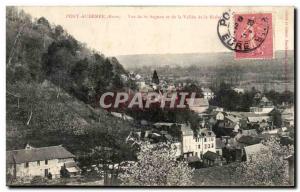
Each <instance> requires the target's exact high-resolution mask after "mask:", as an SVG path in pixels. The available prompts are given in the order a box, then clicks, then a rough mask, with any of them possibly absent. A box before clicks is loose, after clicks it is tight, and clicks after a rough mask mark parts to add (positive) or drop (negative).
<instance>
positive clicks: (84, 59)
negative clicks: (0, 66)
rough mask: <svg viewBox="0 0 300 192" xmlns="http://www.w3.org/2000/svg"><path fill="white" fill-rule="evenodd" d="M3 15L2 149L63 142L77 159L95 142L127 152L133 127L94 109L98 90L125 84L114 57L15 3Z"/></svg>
mask: <svg viewBox="0 0 300 192" xmlns="http://www.w3.org/2000/svg"><path fill="white" fill-rule="evenodd" d="M6 14H7V15H6V50H7V51H6V53H7V55H6V69H7V70H6V77H7V79H6V127H7V128H6V131H7V132H6V144H7V145H6V149H7V150H14V149H21V148H24V147H25V145H26V144H27V143H29V144H31V145H33V146H35V147H44V146H52V145H60V144H62V145H63V146H65V147H66V148H67V149H68V150H70V151H71V152H72V153H74V154H75V155H76V156H77V158H79V159H80V158H86V155H87V154H89V153H90V152H91V151H92V150H93V149H94V148H95V147H98V146H102V147H109V148H112V149H114V150H115V151H116V152H117V154H119V155H121V154H123V153H127V152H128V153H131V151H130V150H129V148H127V146H126V144H125V138H126V137H127V136H128V134H129V133H130V131H131V129H132V128H133V125H132V124H130V123H129V122H126V121H123V120H121V119H118V118H115V117H112V116H111V115H109V114H108V113H107V112H106V111H104V110H102V109H94V108H93V106H94V104H95V101H96V100H97V96H98V95H100V94H101V93H103V92H105V91H106V90H114V89H118V90H119V89H123V88H124V87H126V86H127V85H126V82H123V81H122V80H121V78H120V76H121V75H122V74H125V75H126V74H127V72H126V70H125V69H124V68H123V66H122V65H121V64H120V63H119V62H118V60H117V59H116V58H115V57H111V58H108V57H105V56H104V55H103V54H101V53H100V52H96V51H93V50H90V49H88V48H87V47H86V45H84V44H82V43H81V42H79V41H77V40H76V39H75V38H74V37H73V36H72V35H70V34H68V33H67V32H66V31H65V30H64V29H63V27H62V26H60V25H54V24H50V22H49V21H48V20H47V19H46V18H43V17H42V18H36V19H32V18H31V16H30V15H28V14H26V13H25V12H24V11H22V10H18V9H17V8H16V7H7V10H6ZM122 157H126V158H130V155H125V156H124V155H123V156H122ZM81 162H86V163H87V162H88V160H85V161H81Z"/></svg>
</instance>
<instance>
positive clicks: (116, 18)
mask: <svg viewBox="0 0 300 192" xmlns="http://www.w3.org/2000/svg"><path fill="white" fill-rule="evenodd" d="M20 8H21V9H23V10H24V11H25V12H27V13H29V14H30V15H31V16H32V17H33V18H39V17H41V16H44V17H45V18H47V19H48V20H49V22H50V23H53V24H56V25H61V26H63V27H64V29H65V30H66V31H67V32H68V33H70V34H71V35H72V36H74V37H75V38H76V39H77V40H79V41H81V42H83V43H86V45H87V47H89V48H92V49H95V50H97V51H99V52H101V53H103V54H105V55H107V56H117V55H131V54H165V53H208V52H225V51H229V50H228V49H227V48H226V47H224V45H223V44H222V43H221V41H220V40H219V38H218V35H217V23H218V19H219V17H220V16H221V15H222V13H223V12H224V11H226V10H228V9H229V7H68V6H61V7H55V6H51V7H20ZM231 9H232V10H234V11H235V12H239V13H259V12H261V13H272V15H273V18H272V20H273V21H272V22H273V34H272V35H273V44H274V48H275V50H285V49H286V48H287V49H289V50H293V44H294V37H293V34H294V26H293V23H294V20H293V19H294V17H293V8H292V7H234V8H231ZM91 16H93V17H94V18H93V17H91ZM95 16H96V18H95Z"/></svg>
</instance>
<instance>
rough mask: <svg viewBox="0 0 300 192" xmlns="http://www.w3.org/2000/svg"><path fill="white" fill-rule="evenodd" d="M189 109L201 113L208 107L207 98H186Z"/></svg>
mask: <svg viewBox="0 0 300 192" xmlns="http://www.w3.org/2000/svg"><path fill="white" fill-rule="evenodd" d="M186 101H187V103H188V105H189V108H190V110H191V111H194V112H196V113H203V112H205V111H206V110H207V109H208V108H209V103H208V100H207V99H205V98H194V99H189V98H188V99H186Z"/></svg>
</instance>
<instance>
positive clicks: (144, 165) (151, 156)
mask: <svg viewBox="0 0 300 192" xmlns="http://www.w3.org/2000/svg"><path fill="white" fill-rule="evenodd" d="M140 147H141V150H140V152H139V153H138V161H137V162H136V163H135V164H133V165H132V166H131V167H129V168H128V169H127V170H126V171H125V173H123V174H122V175H120V179H121V181H122V183H123V184H124V185H134V186H190V185H193V182H192V181H191V179H192V171H193V170H192V169H191V168H190V167H189V166H188V164H187V162H185V161H177V160H176V157H175V149H174V148H172V147H171V146H170V144H156V145H151V144H149V143H142V144H141V146H140Z"/></svg>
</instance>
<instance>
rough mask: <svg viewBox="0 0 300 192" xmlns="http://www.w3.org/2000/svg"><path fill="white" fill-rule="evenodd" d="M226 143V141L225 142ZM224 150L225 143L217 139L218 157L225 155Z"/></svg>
mask: <svg viewBox="0 0 300 192" xmlns="http://www.w3.org/2000/svg"><path fill="white" fill-rule="evenodd" d="M225 142H226V141H225ZM223 148H225V143H224V142H223V141H222V139H221V138H216V153H217V154H218V155H221V156H222V155H223Z"/></svg>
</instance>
